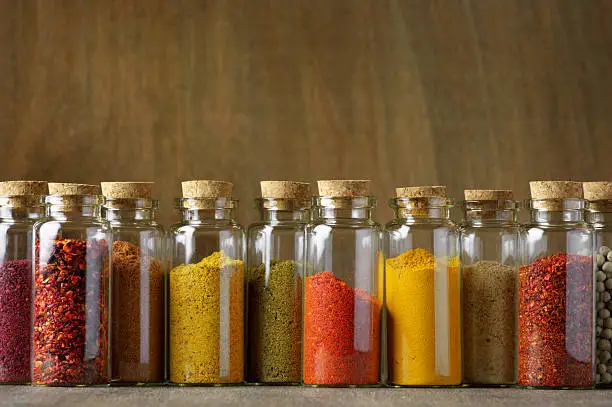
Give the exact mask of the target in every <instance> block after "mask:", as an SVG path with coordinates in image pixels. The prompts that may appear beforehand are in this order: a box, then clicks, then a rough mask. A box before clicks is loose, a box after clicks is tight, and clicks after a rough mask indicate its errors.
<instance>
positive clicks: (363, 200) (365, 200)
mask: <svg viewBox="0 0 612 407" xmlns="http://www.w3.org/2000/svg"><path fill="white" fill-rule="evenodd" d="M376 204H377V199H376V197H375V196H373V195H363V196H327V195H315V196H313V197H312V208H313V209H373V208H375V207H376Z"/></svg>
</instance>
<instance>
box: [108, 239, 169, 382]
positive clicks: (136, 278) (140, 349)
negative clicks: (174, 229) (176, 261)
mask: <svg viewBox="0 0 612 407" xmlns="http://www.w3.org/2000/svg"><path fill="white" fill-rule="evenodd" d="M112 259H113V267H112V272H113V279H112V282H113V342H112V366H113V367H112V369H113V370H112V378H113V380H120V381H123V382H137V383H138V382H142V383H158V382H162V381H163V380H164V287H163V286H164V275H163V269H162V265H161V263H160V262H159V261H158V260H157V259H154V258H151V257H148V256H141V252H140V248H139V247H138V246H136V245H134V244H132V243H129V242H124V241H116V242H113V256H112Z"/></svg>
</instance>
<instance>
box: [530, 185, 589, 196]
mask: <svg viewBox="0 0 612 407" xmlns="http://www.w3.org/2000/svg"><path fill="white" fill-rule="evenodd" d="M529 189H530V190H531V198H532V199H566V198H582V183H581V182H577V181H531V182H529Z"/></svg>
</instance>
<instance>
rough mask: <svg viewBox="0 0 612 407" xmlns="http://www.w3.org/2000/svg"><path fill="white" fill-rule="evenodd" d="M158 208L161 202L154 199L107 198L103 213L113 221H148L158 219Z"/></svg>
mask: <svg viewBox="0 0 612 407" xmlns="http://www.w3.org/2000/svg"><path fill="white" fill-rule="evenodd" d="M158 208H159V203H158V201H157V200H154V199H144V198H134V199H116V198H107V199H106V202H105V203H104V207H103V214H104V217H105V218H106V220H108V221H109V222H111V223H141V222H144V223H148V222H155V221H156V220H157V210H158Z"/></svg>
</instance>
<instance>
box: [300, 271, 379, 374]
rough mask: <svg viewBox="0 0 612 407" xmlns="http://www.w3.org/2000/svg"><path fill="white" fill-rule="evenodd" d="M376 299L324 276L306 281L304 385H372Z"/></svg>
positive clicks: (375, 370)
mask: <svg viewBox="0 0 612 407" xmlns="http://www.w3.org/2000/svg"><path fill="white" fill-rule="evenodd" d="M380 312H381V305H380V301H378V299H376V298H374V297H372V296H371V295H370V294H369V293H368V292H367V291H366V290H363V289H360V288H357V289H353V288H351V287H349V286H348V285H347V284H346V283H345V282H344V281H342V280H340V279H339V278H337V277H335V276H334V275H333V273H331V272H329V271H324V272H321V273H317V274H315V275H314V276H310V277H307V278H306V292H305V303H304V383H306V384H320V385H344V384H351V385H372V384H376V383H377V382H378V376H379V374H378V373H379V364H380Z"/></svg>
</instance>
